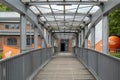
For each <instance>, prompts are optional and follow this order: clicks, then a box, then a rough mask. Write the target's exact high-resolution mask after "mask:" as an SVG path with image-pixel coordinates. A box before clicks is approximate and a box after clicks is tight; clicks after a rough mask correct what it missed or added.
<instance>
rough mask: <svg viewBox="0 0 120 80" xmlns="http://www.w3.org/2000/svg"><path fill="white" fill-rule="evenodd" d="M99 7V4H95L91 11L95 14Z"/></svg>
mask: <svg viewBox="0 0 120 80" xmlns="http://www.w3.org/2000/svg"><path fill="white" fill-rule="evenodd" d="M98 9H99V7H98V6H94V7H93V8H92V9H91V11H90V13H91V14H93V13H95V12H96V11H97V10H98Z"/></svg>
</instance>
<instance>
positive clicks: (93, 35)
mask: <svg viewBox="0 0 120 80" xmlns="http://www.w3.org/2000/svg"><path fill="white" fill-rule="evenodd" d="M90 48H91V49H93V50H94V49H95V26H93V27H92V28H91V46H90Z"/></svg>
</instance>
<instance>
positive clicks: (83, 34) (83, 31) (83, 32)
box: [82, 28, 85, 47]
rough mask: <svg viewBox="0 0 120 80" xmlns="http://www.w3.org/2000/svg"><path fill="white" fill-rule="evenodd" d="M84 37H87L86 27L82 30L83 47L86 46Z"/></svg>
mask: <svg viewBox="0 0 120 80" xmlns="http://www.w3.org/2000/svg"><path fill="white" fill-rule="evenodd" d="M84 37H85V28H84V29H83V30H82V47H85V44H84Z"/></svg>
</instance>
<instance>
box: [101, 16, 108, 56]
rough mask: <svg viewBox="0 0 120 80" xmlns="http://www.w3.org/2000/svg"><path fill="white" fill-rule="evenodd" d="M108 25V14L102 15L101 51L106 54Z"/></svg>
mask: <svg viewBox="0 0 120 80" xmlns="http://www.w3.org/2000/svg"><path fill="white" fill-rule="evenodd" d="M108 32H109V27H108V16H103V22H102V52H103V53H104V54H108V51H109V50H108V36H109V35H108V34H109V33H108Z"/></svg>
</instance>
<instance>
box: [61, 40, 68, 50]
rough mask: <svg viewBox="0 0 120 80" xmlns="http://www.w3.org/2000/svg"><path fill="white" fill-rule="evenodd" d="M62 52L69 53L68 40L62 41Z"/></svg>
mask: <svg viewBox="0 0 120 80" xmlns="http://www.w3.org/2000/svg"><path fill="white" fill-rule="evenodd" d="M61 51H68V40H63V39H62V40H61Z"/></svg>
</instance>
